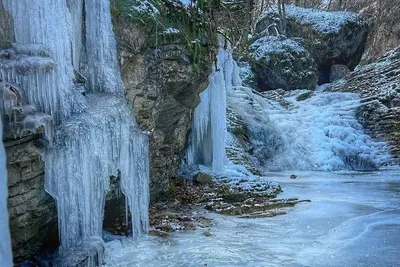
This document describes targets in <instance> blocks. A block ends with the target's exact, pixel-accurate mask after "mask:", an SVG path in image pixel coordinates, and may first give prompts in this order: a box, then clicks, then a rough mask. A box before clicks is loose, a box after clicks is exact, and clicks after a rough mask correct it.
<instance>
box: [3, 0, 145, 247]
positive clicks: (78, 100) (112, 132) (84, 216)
mask: <svg viewBox="0 0 400 267" xmlns="http://www.w3.org/2000/svg"><path fill="white" fill-rule="evenodd" d="M3 3H4V6H5V9H6V10H7V11H8V12H9V13H10V14H11V16H12V19H13V22H14V33H15V42H16V43H15V44H13V47H12V49H10V50H8V52H7V53H8V54H7V53H3V54H1V53H0V57H2V58H4V64H2V66H1V67H0V81H5V82H9V83H17V84H18V86H19V88H21V90H22V91H23V93H24V95H25V96H26V102H27V103H28V104H30V105H34V106H35V107H36V108H37V110H38V111H40V112H45V113H47V114H50V115H51V116H52V118H53V120H54V124H55V125H58V126H56V128H55V131H54V138H49V139H50V142H49V145H48V147H47V148H46V154H45V163H46V190H48V191H49V192H50V194H51V195H52V196H54V197H55V198H56V199H57V207H58V214H59V227H60V235H61V244H62V246H63V247H64V248H65V251H67V250H68V248H71V247H72V246H76V245H78V244H82V242H85V241H86V240H89V239H90V238H91V236H101V229H102V223H103V215H104V204H105V194H106V192H107V190H108V188H109V177H110V176H111V175H114V176H117V175H118V176H119V177H120V178H121V190H122V192H123V193H124V194H125V196H126V198H127V202H128V204H129V208H130V211H131V213H132V225H133V233H134V235H135V236H138V235H140V234H141V233H144V232H145V231H147V229H148V202H149V200H148V199H149V196H148V177H149V156H148V149H149V148H148V139H147V136H146V135H144V134H142V133H141V132H140V131H139V129H138V127H137V125H136V122H135V120H134V119H133V118H132V117H131V112H130V110H129V108H128V107H127V105H126V102H125V100H124V99H123V92H124V90H123V84H122V79H121V76H120V70H119V68H118V62H117V51H116V45H115V39H114V35H113V31H112V25H111V15H110V2H109V0H102V1H98V0H66V1H61V2H60V1H54V0H37V1H31V0H18V1H15V0H3ZM83 29H84V30H83ZM84 33H85V34H84ZM2 63H3V62H2ZM87 87H88V88H87ZM85 91H89V92H91V93H96V94H93V95H87V96H84V94H83V93H84V92H85ZM105 93H109V94H105ZM111 93H112V94H111ZM13 101H14V98H12V97H11V98H10V101H9V102H4V103H5V104H4V103H3V107H2V113H4V112H5V111H6V110H8V108H9V107H8V106H6V105H8V104H12V105H14V104H15V103H14V102H15V101H17V100H15V101H14V102H13ZM33 115H36V113H35V114H33ZM27 118H28V119H27V121H26V123H27V125H31V124H33V123H34V122H35V120H37V119H39V118H37V117H35V116H29V117H27ZM49 132H53V131H49ZM48 134H49V133H48Z"/></svg>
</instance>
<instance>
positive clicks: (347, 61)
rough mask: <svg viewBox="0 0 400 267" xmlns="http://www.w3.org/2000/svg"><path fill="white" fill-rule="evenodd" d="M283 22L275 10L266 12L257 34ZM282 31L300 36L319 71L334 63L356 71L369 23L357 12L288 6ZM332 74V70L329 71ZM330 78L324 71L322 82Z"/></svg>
mask: <svg viewBox="0 0 400 267" xmlns="http://www.w3.org/2000/svg"><path fill="white" fill-rule="evenodd" d="M272 24H275V25H280V18H279V15H278V13H277V11H276V10H274V9H270V10H268V11H266V12H265V13H264V14H263V15H262V17H261V18H260V19H259V21H258V23H257V25H256V32H257V33H258V34H265V31H266V29H267V28H268V27H269V26H270V25H272ZM283 34H285V35H286V36H287V37H288V38H293V37H297V38H300V39H299V42H300V43H301V44H302V45H303V46H304V47H305V48H306V50H307V51H308V52H309V53H310V54H311V55H312V57H313V58H314V60H315V61H316V63H317V65H318V70H319V71H320V72H327V73H328V72H329V69H330V67H331V66H332V65H333V64H342V65H346V66H348V67H349V69H351V70H353V69H354V68H355V66H356V65H357V64H358V63H359V62H360V59H361V57H362V54H363V52H364V48H365V43H366V40H367V35H368V26H367V23H366V22H364V20H363V19H362V18H361V17H360V16H359V15H358V14H355V13H351V12H344V11H337V12H333V11H324V10H319V9H307V8H301V7H297V6H294V5H286V27H285V29H284V32H283ZM328 74H329V73H328ZM327 81H329V75H327V74H325V75H323V77H322V80H321V81H320V82H327Z"/></svg>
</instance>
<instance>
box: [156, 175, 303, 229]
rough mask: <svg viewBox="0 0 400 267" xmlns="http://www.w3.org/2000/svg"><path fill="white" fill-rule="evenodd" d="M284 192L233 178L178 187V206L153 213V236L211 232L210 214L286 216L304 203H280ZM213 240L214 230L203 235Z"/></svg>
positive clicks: (162, 207)
mask: <svg viewBox="0 0 400 267" xmlns="http://www.w3.org/2000/svg"><path fill="white" fill-rule="evenodd" d="M281 191H282V190H281V188H280V187H279V186H277V185H273V184H271V183H269V182H263V181H261V180H260V182H249V181H247V180H246V179H242V180H241V181H234V182H233V181H232V180H231V179H229V178H225V179H221V180H218V182H215V180H214V182H213V183H210V184H206V185H204V184H203V185H199V184H197V183H193V182H192V181H189V180H183V181H180V182H179V183H178V184H175V185H174V192H173V196H174V202H170V203H163V204H161V203H159V204H157V205H153V206H152V207H151V209H150V218H151V219H150V223H151V225H152V227H153V229H152V230H151V231H150V233H149V234H150V235H152V236H159V237H168V236H169V234H168V233H170V232H173V231H180V230H186V231H188V230H201V229H204V230H207V229H209V228H210V227H212V225H213V222H212V220H211V219H210V218H209V217H210V216H209V212H216V213H219V214H222V215H229V216H237V217H240V218H265V217H273V216H277V215H283V214H286V211H285V208H287V207H293V206H295V205H296V204H298V203H301V202H309V200H299V199H297V198H288V199H277V198H276V196H277V195H278V194H279V193H280V192H281ZM203 234H204V235H205V236H212V233H211V232H210V230H207V231H205V232H204V233H203Z"/></svg>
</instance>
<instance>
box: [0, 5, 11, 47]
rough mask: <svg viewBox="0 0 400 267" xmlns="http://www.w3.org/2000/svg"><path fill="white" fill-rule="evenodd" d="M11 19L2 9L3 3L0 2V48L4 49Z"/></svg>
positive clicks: (8, 36) (7, 44)
mask: <svg viewBox="0 0 400 267" xmlns="http://www.w3.org/2000/svg"><path fill="white" fill-rule="evenodd" d="M11 24H12V21H11V18H10V16H9V15H8V14H7V12H6V11H5V10H4V6H3V3H0V49H6V48H8V46H9V41H10V39H11V34H12V27H11Z"/></svg>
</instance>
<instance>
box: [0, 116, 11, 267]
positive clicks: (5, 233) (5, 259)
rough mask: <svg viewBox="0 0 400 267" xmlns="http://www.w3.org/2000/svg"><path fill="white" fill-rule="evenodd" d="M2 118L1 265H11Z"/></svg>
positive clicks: (0, 152) (0, 147)
mask: <svg viewBox="0 0 400 267" xmlns="http://www.w3.org/2000/svg"><path fill="white" fill-rule="evenodd" d="M2 125H3V124H2V122H1V118H0V263H1V266H4V267H11V266H13V264H12V253H11V239H10V228H9V226H8V210H7V198H8V188H7V168H6V155H5V153H4V146H3V127H2Z"/></svg>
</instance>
